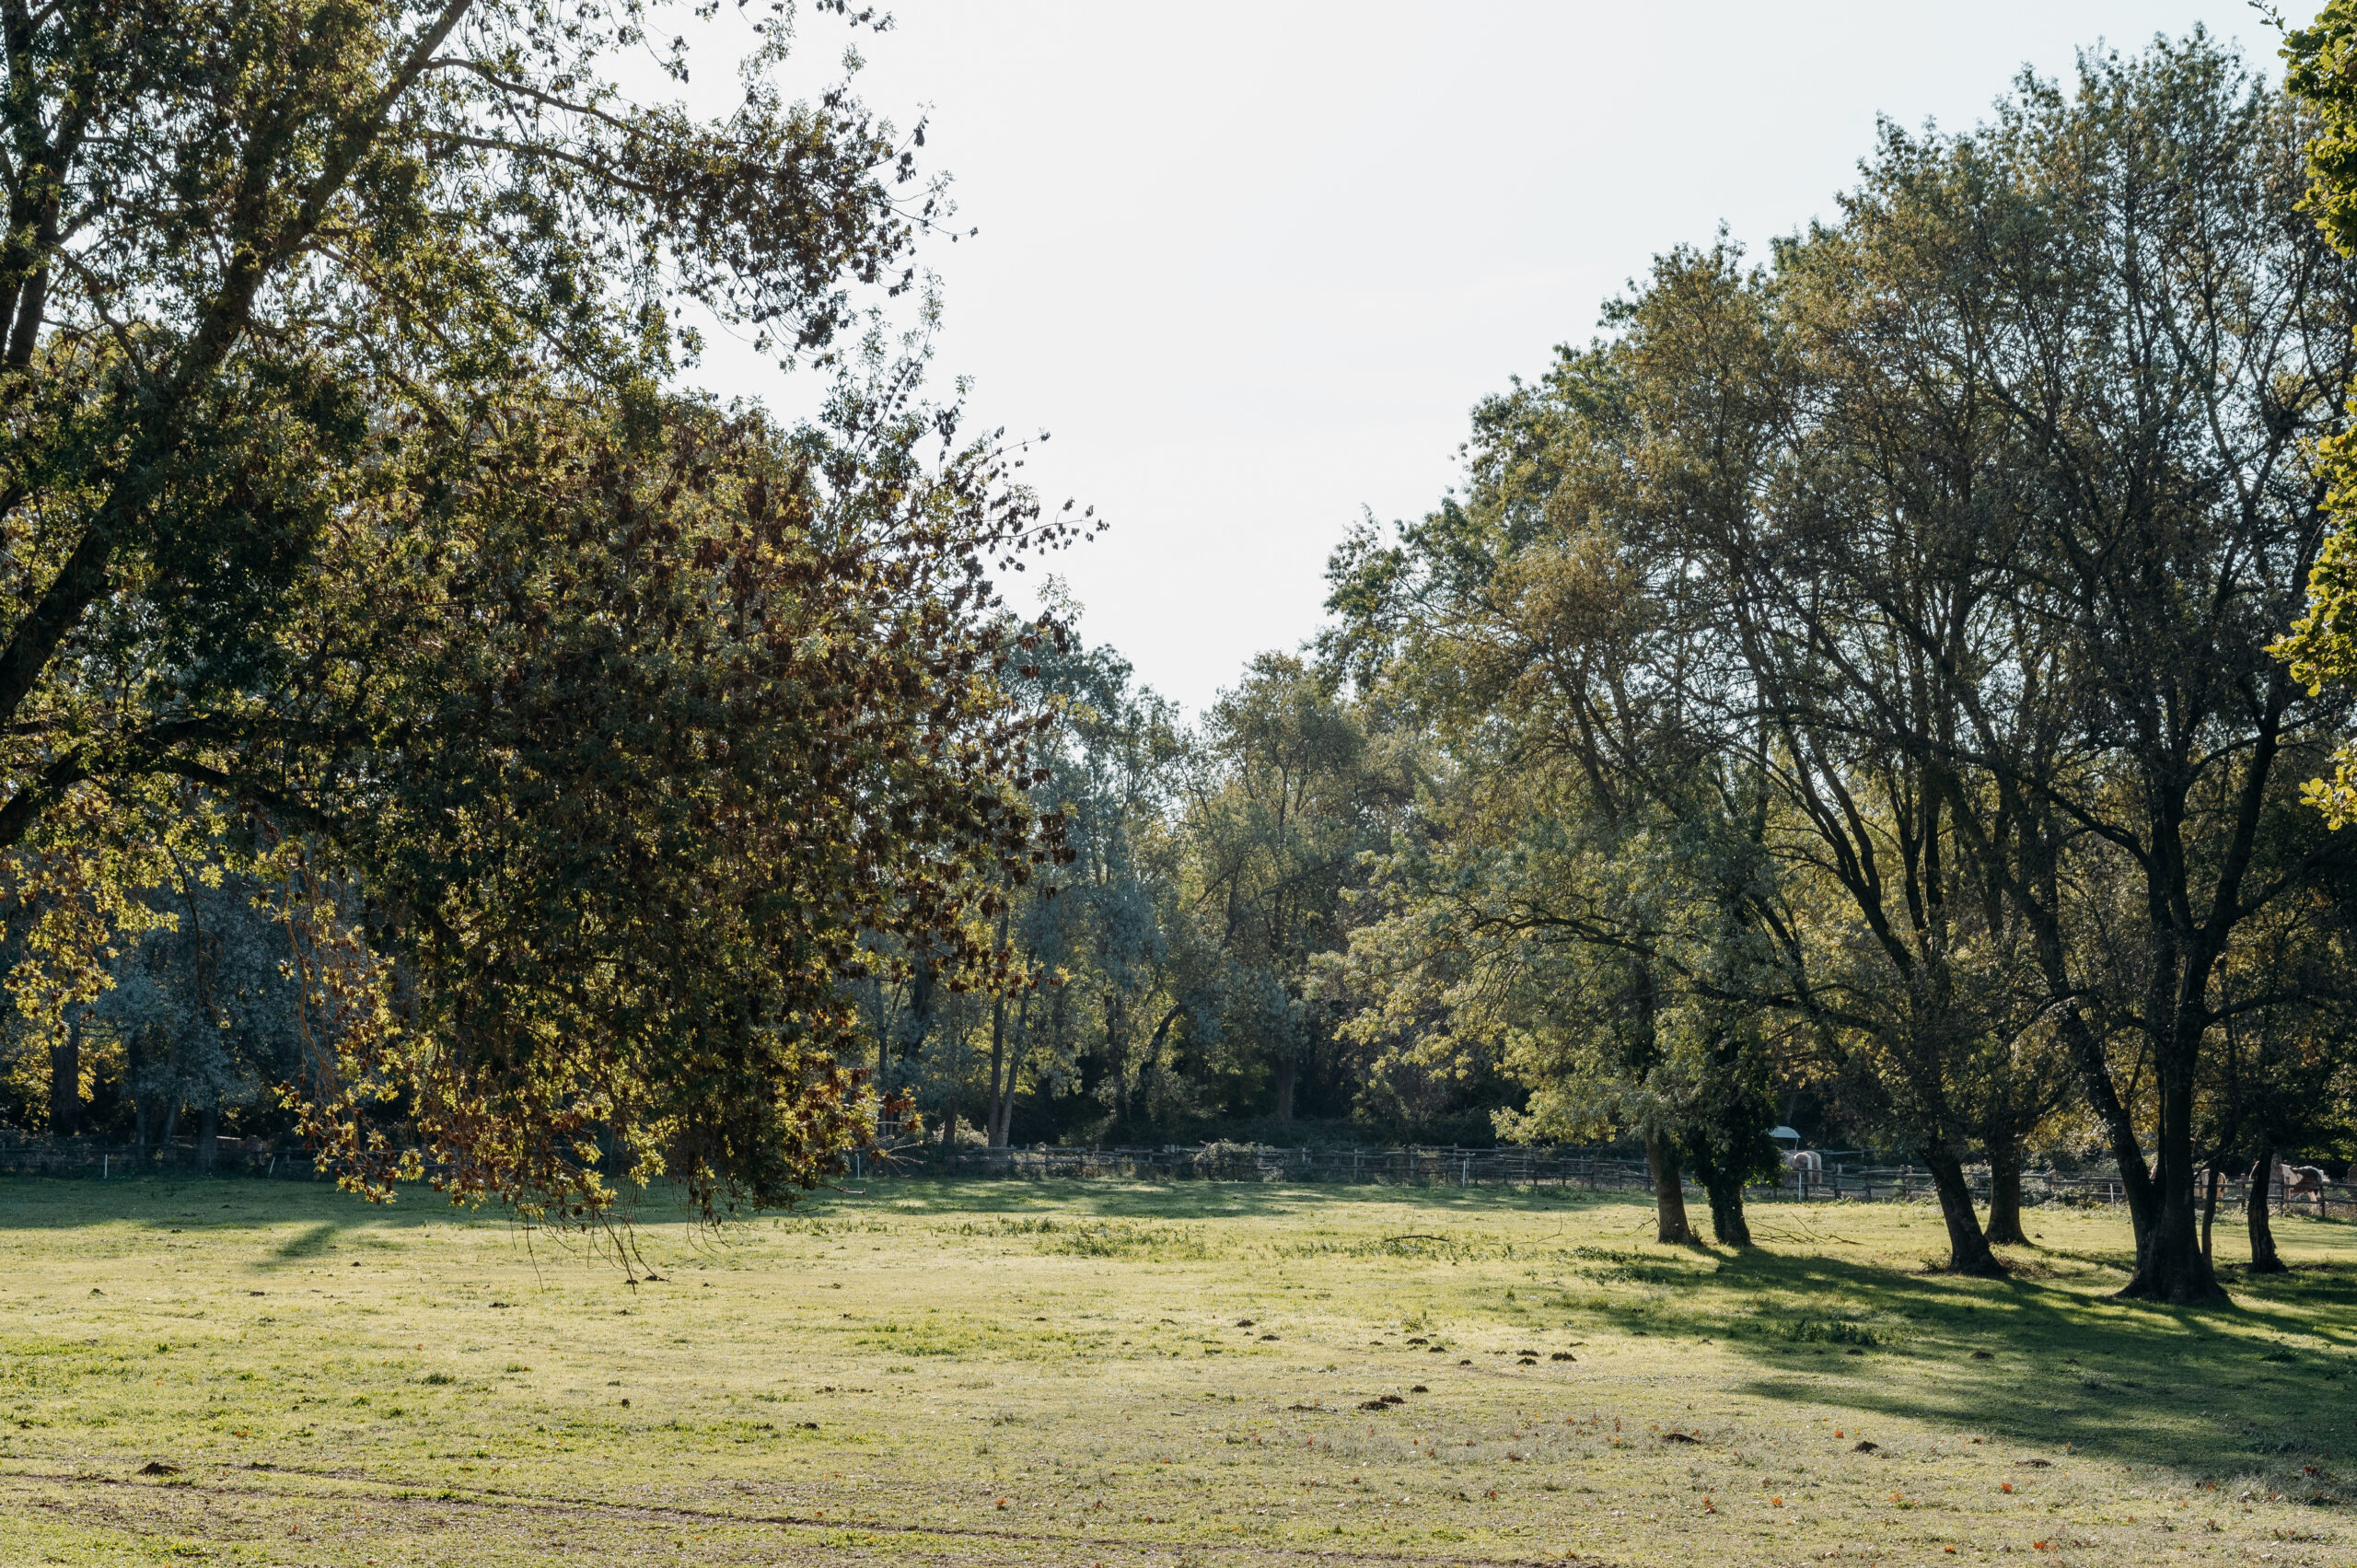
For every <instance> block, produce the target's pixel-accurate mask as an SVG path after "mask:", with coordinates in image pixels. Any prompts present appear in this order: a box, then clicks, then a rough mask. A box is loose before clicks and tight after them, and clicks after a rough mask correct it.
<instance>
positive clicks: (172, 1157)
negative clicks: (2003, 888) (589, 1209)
mask: <svg viewBox="0 0 2357 1568" xmlns="http://www.w3.org/2000/svg"><path fill="white" fill-rule="evenodd" d="M857 1170H858V1174H859V1175H861V1176H862V1177H894V1176H916V1175H934V1176H960V1177H981V1178H998V1179H1009V1180H1033V1181H1039V1180H1050V1179H1082V1180H1086V1179H1108V1178H1110V1179H1129V1180H1147V1181H1262V1182H1304V1183H1308V1182H1330V1183H1336V1184H1341V1185H1361V1186H1366V1185H1373V1186H1387V1187H1461V1188H1476V1187H1526V1188H1533V1189H1545V1188H1565V1189H1573V1188H1576V1189H1580V1190H1584V1191H1651V1190H1652V1188H1653V1177H1652V1175H1651V1173H1650V1172H1648V1171H1647V1169H1646V1168H1645V1163H1644V1161H1643V1160H1641V1159H1632V1158H1630V1157H1628V1156H1625V1155H1618V1154H1614V1153H1611V1152H1609V1151H1603V1150H1596V1151H1588V1150H1576V1149H1469V1148H1460V1147H1455V1146H1449V1147H1408V1148H1393V1149H1315V1148H1283V1147H1278V1146H1274V1145H1271V1144H1200V1145H1189V1146H1180V1145H1165V1146H1163V1147H1160V1148H1086V1149H1084V1148H1062V1147H1057V1148H1049V1147H1040V1148H1030V1149H979V1148H973V1147H970V1146H958V1147H953V1148H948V1149H944V1148H942V1147H941V1146H940V1145H939V1144H903V1145H900V1146H899V1147H897V1148H894V1149H892V1150H890V1151H889V1153H888V1155H887V1156H885V1157H883V1158H881V1159H878V1158H877V1157H875V1156H861V1158H860V1160H859V1162H858V1166H857ZM161 1172H170V1173H173V1174H177V1175H213V1176H250V1177H264V1178H276V1179H293V1180H308V1179H312V1178H314V1177H316V1176H320V1175H324V1174H326V1172H325V1171H324V1170H323V1169H322V1168H321V1167H320V1166H319V1163H318V1162H315V1161H314V1160H313V1158H312V1156H310V1155H309V1154H308V1153H306V1152H304V1151H303V1150H300V1149H291V1150H290V1149H287V1148H284V1147H278V1146H273V1144H269V1143H267V1142H265V1141H263V1140H261V1139H259V1138H255V1139H247V1140H245V1141H243V1142H238V1141H237V1140H233V1139H228V1138H224V1139H221V1140H220V1141H219V1143H218V1144H217V1145H216V1146H215V1149H214V1150H213V1151H212V1159H211V1162H210V1164H208V1163H206V1160H205V1150H204V1149H203V1147H202V1146H201V1145H199V1144H196V1143H195V1142H194V1141H192V1140H189V1139H181V1140H179V1141H177V1142H174V1143H171V1144H162V1145H153V1144H151V1145H149V1146H148V1147H146V1148H144V1149H143V1148H138V1147H134V1146H132V1145H129V1144H99V1143H95V1142H89V1141H86V1140H82V1139H72V1138H68V1139H47V1138H26V1137H21V1136H18V1137H10V1136H7V1135H6V1134H4V1133H0V1175H11V1176H53V1177H74V1178H91V1179H100V1180H104V1179H109V1178H114V1177H124V1176H132V1175H140V1174H155V1173H161ZM1967 1177H1968V1180H1969V1181H1970V1183H1971V1187H1972V1193H1973V1197H1974V1199H1975V1200H1976V1201H1977V1202H1983V1203H1985V1202H1988V1201H1989V1174H1988V1171H1987V1170H1986V1169H1985V1168H1968V1171H1967ZM1684 1185H1685V1191H1686V1192H1687V1193H1688V1195H1689V1197H1695V1198H1697V1199H1698V1200H1699V1198H1700V1195H1701V1189H1700V1188H1699V1187H1698V1186H1697V1185H1696V1184H1695V1183H1694V1182H1693V1181H1692V1180H1690V1179H1689V1180H1688V1181H1687V1182H1686V1183H1685V1184H1684ZM2249 1190H2250V1184H2249V1183H2248V1182H2247V1181H2245V1180H2243V1179H2237V1178H2229V1179H2226V1180H2225V1181H2224V1182H2223V1185H2222V1187H2221V1189H2220V1193H2219V1208H2220V1210H2221V1211H2222V1212H2226V1213H2235V1214H2239V1213H2242V1212H2243V1208H2244V1205H2245V1203H2246V1202H2247V1200H2248V1197H2249ZM2271 1196H2272V1199H2273V1204H2272V1206H2273V1207H2274V1208H2275V1209H2276V1210H2277V1212H2279V1213H2290V1214H2313V1215H2315V1216H2316V1217H2317V1218H2320V1219H2322V1218H2351V1219H2357V1184H2352V1183H2351V1182H2346V1181H2328V1182H2326V1183H2325V1184H2324V1186H2323V1187H2322V1188H2321V1189H2311V1190H2307V1191H2295V1192H2288V1193H2287V1192H2286V1191H2283V1187H2282V1183H2281V1182H2278V1183H2276V1184H2275V1188H2274V1191H2273V1192H2272V1194H2271ZM1745 1198H1746V1200H1747V1202H1769V1203H1776V1202H1789V1203H1804V1202H1931V1201H1932V1200H1933V1189H1932V1182H1931V1178H1930V1176H1929V1175H1928V1174H1927V1173H1925V1172H1924V1171H1922V1170H1921V1169H1918V1168H1917V1167H1913V1166H1905V1165H1877V1166H1869V1165H1863V1164H1842V1165H1836V1166H1833V1167H1829V1168H1828V1169H1826V1170H1825V1171H1824V1172H1823V1173H1822V1174H1821V1175H1818V1176H1816V1177H1814V1178H1811V1179H1797V1178H1796V1173H1794V1172H1792V1171H1786V1172H1785V1173H1784V1176H1783V1179H1782V1182H1781V1183H1779V1184H1777V1185H1774V1186H1765V1185H1763V1186H1759V1187H1754V1188H1751V1189H1749V1190H1747V1191H1746V1193H1745ZM2124 1201H2125V1194H2124V1193H2123V1192H2122V1191H2121V1189H2120V1183H2119V1180H2118V1179H2117V1178H2105V1177H2100V1176H2094V1177H2083V1176H2060V1175H2056V1174H2053V1173H2051V1172H2044V1171H2040V1172H2032V1173H2029V1174H2027V1175H2025V1176H2024V1177H2023V1178H2022V1202H2023V1203H2024V1204H2025V1205H2028V1206H2032V1207H2038V1206H2044V1205H2047V1204H2060V1205H2066V1206H2071V1207H2107V1206H2117V1205H2119V1204H2120V1203H2121V1202H2124Z"/></svg>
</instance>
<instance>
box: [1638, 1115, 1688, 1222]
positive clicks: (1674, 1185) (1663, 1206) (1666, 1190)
mask: <svg viewBox="0 0 2357 1568" xmlns="http://www.w3.org/2000/svg"><path fill="white" fill-rule="evenodd" d="M1645 1167H1646V1169H1648V1170H1650V1171H1651V1172H1652V1173H1653V1179H1654V1214H1655V1237H1654V1239H1655V1240H1656V1241H1665V1242H1670V1243H1673V1244H1676V1245H1680V1246H1682V1245H1684V1244H1686V1243H1688V1242H1690V1241H1692V1240H1693V1239H1694V1227H1693V1226H1692V1225H1689V1224H1688V1223H1687V1219H1686V1188H1685V1185H1684V1181H1683V1177H1684V1172H1683V1170H1681V1169H1680V1167H1679V1166H1678V1145H1677V1144H1674V1143H1672V1142H1671V1141H1670V1140H1669V1139H1668V1138H1667V1137H1666V1136H1665V1135H1664V1134H1662V1133H1659V1132H1648V1133H1646V1134H1645Z"/></svg>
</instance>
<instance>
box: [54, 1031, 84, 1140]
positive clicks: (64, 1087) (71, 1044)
mask: <svg viewBox="0 0 2357 1568" xmlns="http://www.w3.org/2000/svg"><path fill="white" fill-rule="evenodd" d="M81 1125H82V1022H81V1020H80V1019H79V1018H74V1019H69V1020H67V1022H66V1025H65V1038H64V1040H59V1041H58V1042H57V1043H56V1044H55V1045H52V1046H51V1047H50V1048H49V1131H50V1135H51V1136H52V1137H57V1138H71V1137H72V1136H73V1135H74V1134H75V1132H76V1131H78V1130H79V1129H80V1127H81Z"/></svg>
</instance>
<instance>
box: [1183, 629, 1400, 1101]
mask: <svg viewBox="0 0 2357 1568" xmlns="http://www.w3.org/2000/svg"><path fill="white" fill-rule="evenodd" d="M1368 718H1369V715H1368V714H1367V713H1366V712H1365V711H1364V710H1363V709H1359V708H1355V707H1354V706H1353V704H1351V703H1348V702H1347V701H1346V700H1345V699H1344V698H1343V697H1342V696H1341V694H1340V692H1339V691H1337V690H1336V683H1335V682H1334V681H1333V680H1332V679H1330V678H1329V677H1328V676H1326V675H1324V674H1323V673H1321V672H1320V671H1318V670H1317V669H1316V668H1312V667H1311V666H1310V665H1309V664H1308V663H1307V662H1306V661H1305V660H1303V659H1301V658H1300V657H1298V656H1294V655H1289V654H1261V655H1260V656H1257V657H1255V658H1254V659H1253V660H1252V661H1251V663H1250V664H1249V665H1248V667H1247V668H1246V670H1245V673H1244V677H1243V679H1241V680H1240V681H1238V682H1237V685H1236V686H1234V687H1232V688H1230V689H1228V690H1227V691H1223V692H1222V693H1221V694H1220V698H1219V701H1218V702H1216V703H1213V706H1212V709H1211V711H1210V712H1209V713H1208V714H1205V715H1204V717H1203V722H1202V733H1201V736H1200V738H1199V741H1198V746H1197V751H1196V761H1195V766H1194V768H1193V769H1192V770H1191V771H1190V774H1189V776H1188V779H1187V784H1186V800H1185V806H1184V818H1183V820H1182V822H1181V824H1180V826H1179V833H1180V834H1181V835H1182V837H1183V840H1184V854H1185V859H1186V871H1185V878H1186V887H1185V898H1186V900H1187V902H1188V906H1189V913H1190V917H1191V918H1192V920H1193V921H1194V922H1195V923H1196V928H1197V930H1198V931H1199V933H1200V935H1201V940H1202V943H1203V944H1204V945H1205V946H1207V947H1209V948H1211V949H1212V950H1213V951H1215V952H1216V953H1217V954H1218V955H1219V956H1220V960H1221V964H1222V970H1223V972H1222V975H1221V978H1220V980H1219V982H1218V983H1219V986H1220V989H1221V991H1222V993H1223V997H1222V1001H1221V1006H1220V1018H1221V1023H1220V1028H1221V1029H1222V1030H1223V1031H1224V1032H1225V1033H1227V1034H1229V1035H1232V1036H1234V1037H1237V1039H1238V1040H1240V1041H1246V1042H1249V1044H1250V1046H1251V1048H1252V1050H1253V1051H1255V1053H1256V1054H1257V1055H1258V1057H1259V1058H1260V1061H1261V1062H1262V1063H1264V1064H1265V1066H1266V1068H1267V1071H1268V1073H1269V1075H1270V1078H1271V1110H1272V1112H1273V1114H1274V1115H1275V1117H1276V1119H1277V1120H1278V1121H1291V1120H1293V1118H1294V1116H1295V1113H1296V1110H1297V1109H1298V1108H1299V1104H1300V1099H1301V1090H1302V1086H1303V1083H1304V1080H1305V1077H1306V1076H1307V1075H1308V1074H1312V1073H1314V1072H1315V1071H1316V1068H1317V1064H1318V1062H1319V1061H1320V1059H1321V1057H1330V1055H1331V1049H1330V1048H1331V1043H1332V1040H1333V1030H1334V1024H1335V1022H1336V1020H1335V1018H1334V1017H1333V1016H1332V1012H1331V1009H1330V1008H1329V1006H1327V1005H1325V1004H1324V1003H1322V1002H1321V1000H1320V998H1319V997H1318V994H1317V987H1316V985H1315V983H1314V980H1313V970H1314V968H1315V966H1316V964H1317V962H1318V959H1319V958H1321V957H1323V956H1325V955H1329V954H1333V953H1336V952H1339V951H1340V950H1341V948H1342V947H1344V945H1345V944H1346V943H1347V941H1348V939H1349V935H1348V925H1349V912H1348V910H1347V908H1346V896H1347V894H1348V893H1349V891H1350V890H1351V889H1353V888H1355V887H1358V886H1359V885H1361V884H1362V883H1363V882H1364V879H1365V867H1364V865H1363V864H1362V856H1363V855H1364V854H1366V853H1367V852H1369V851H1371V850H1374V849H1376V848H1378V847H1380V846H1381V845H1383V844H1384V843H1385V842H1387V840H1388V838H1389V835H1390V830H1391V825H1392V824H1393V822H1394V821H1395V820H1397V819H1398V817H1399V813H1400V812H1401V811H1402V810H1403V809H1404V808H1405V807H1407V805H1408V803H1409V801H1410V799H1411V795H1412V790H1413V786H1414V772H1413V759H1412V756H1411V755H1410V754H1408V753H1407V752H1406V751H1405V750H1403V749H1402V748H1401V747H1400V746H1399V744H1398V743H1397V739H1396V738H1393V737H1389V736H1387V735H1385V734H1383V733H1382V732H1381V731H1380V730H1379V729H1377V728H1376V727H1375V726H1371V725H1370V724H1369V722H1368Z"/></svg>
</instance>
